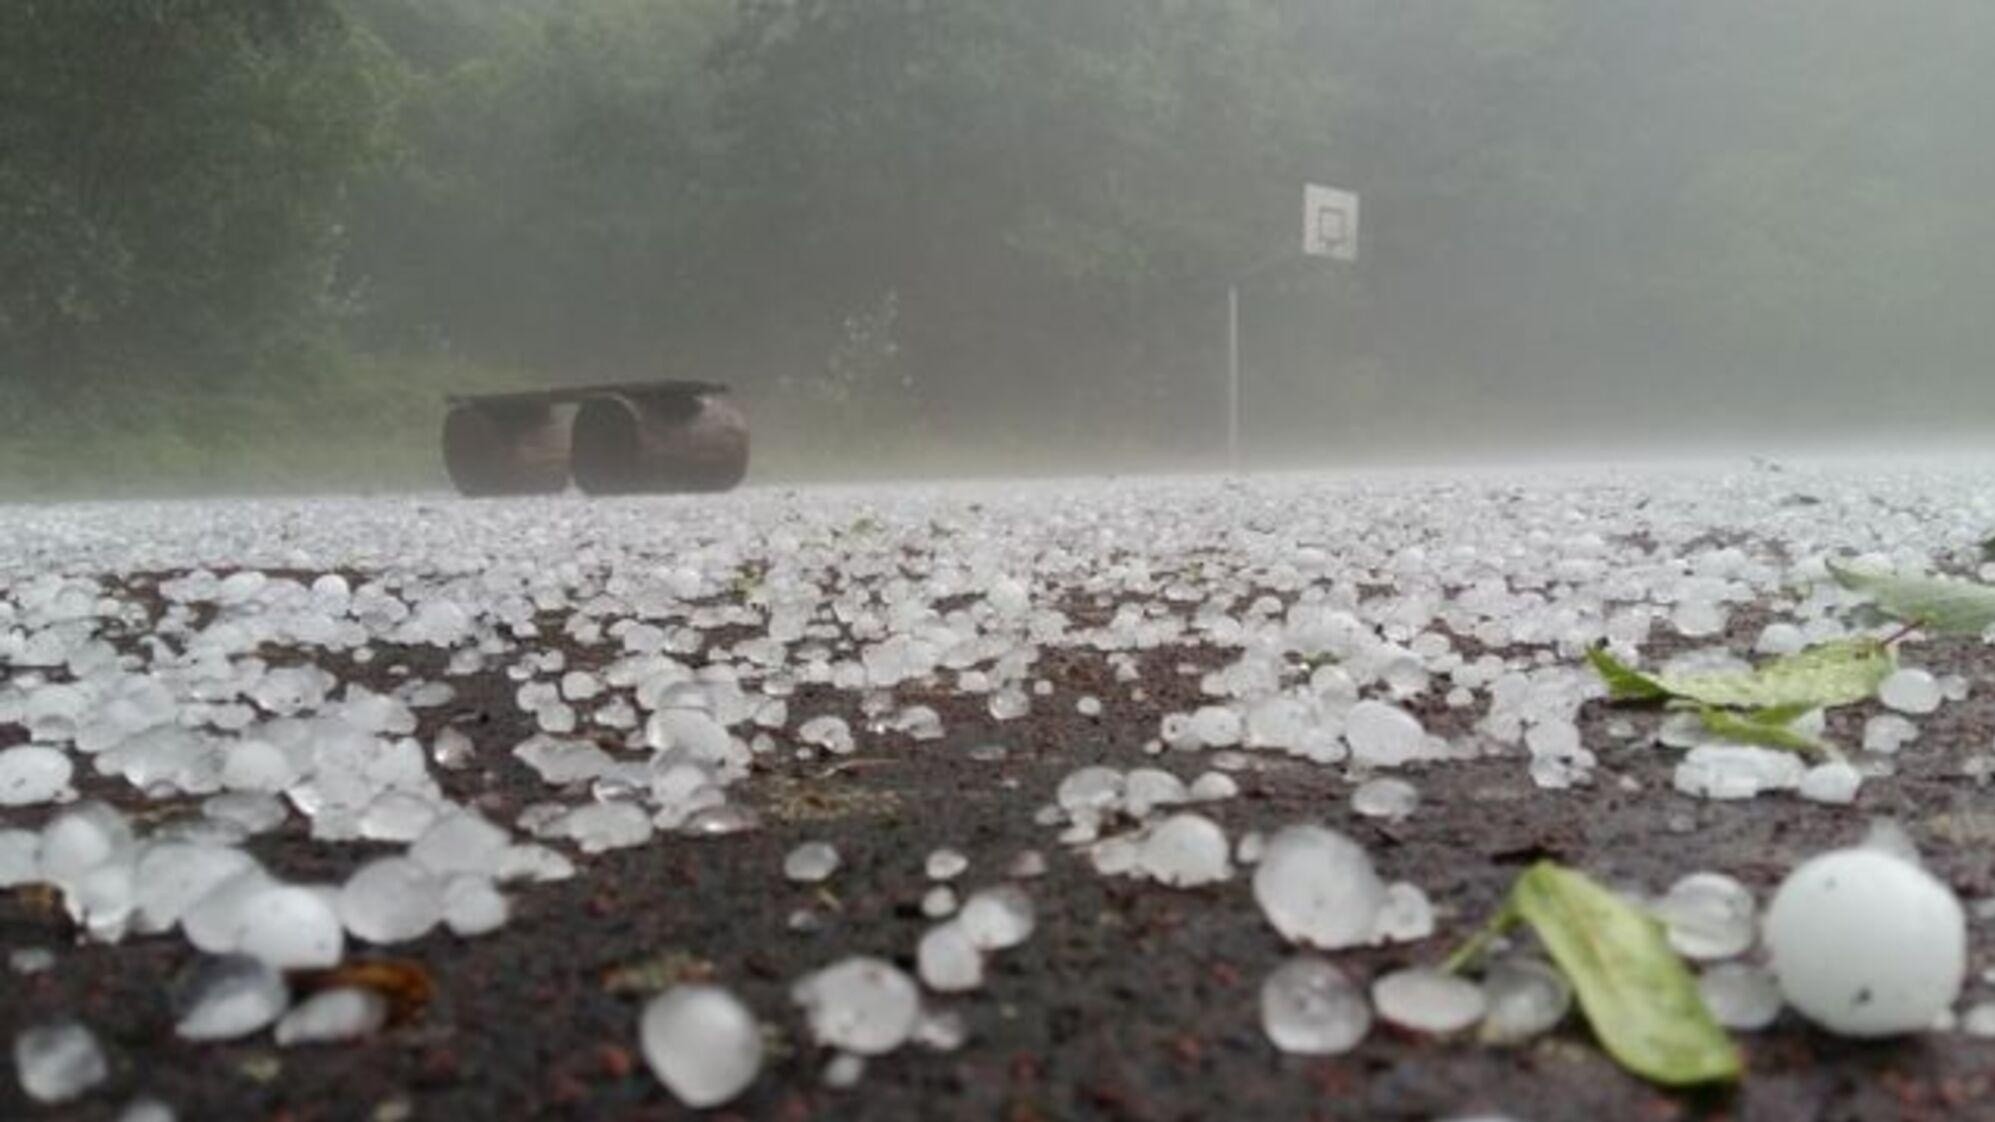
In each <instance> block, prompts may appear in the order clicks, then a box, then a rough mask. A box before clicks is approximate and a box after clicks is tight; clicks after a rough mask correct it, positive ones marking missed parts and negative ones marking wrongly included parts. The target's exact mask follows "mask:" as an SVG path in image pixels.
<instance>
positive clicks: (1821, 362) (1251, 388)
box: [0, 0, 1995, 497]
mask: <svg viewBox="0 0 1995 1122" xmlns="http://www.w3.org/2000/svg"><path fill="white" fill-rule="evenodd" d="M1991 57H1995V9H1991V8H1990V7H1989V6H1988V5H1986V4H1985V3H1980V2H1977V0H1932V2H1924V3H1919V4H1915V5H1887V4H1882V3H1875V2H1854V0H1768V2H1760V3H1754V4H1750V5H1740V4H1734V3H1720V2H1715V0H1713V2H1699V3H1680V4H1668V5H1658V4H1648V3H1638V2H1634V0H1463V2H1459V3H1445V4H1443V3H1427V4H1404V3H1396V2H1387V0H1279V2H1272V3H1264V2H1249V0H1204V2H1197V3H1189V2H1176V0H1088V2H1086V3H1075V2H1073V0H1018V2H1013V3H1005V4H1001V5H993V4H988V3H984V2H982V0H843V2H823V0H787V2H784V0H673V2H647V0H475V2H474V0H448V2H446V0H287V2H285V3H279V4H269V3H262V2H259V3H249V2H247V0H237V2H231V3H221V4H214V3H205V4H195V3H191V2H179V0H150V2H147V3H134V4H117V5H111V4H103V5H99V4H90V5H34V4H13V5H8V6H7V7H6V9H5V11H4V12H0V88H4V90H5V94H4V96H0V425H4V432H5V437H4V440H0V479H3V480H4V481H0V490H4V493H5V494H7V495H9V496H12V497H40V496H54V495H70V494H113V493H131V492H148V491H169V490H170V491H212V490H244V489H251V490H262V489H279V490H341V489H350V488H355V487H364V488H388V489H411V488H430V487H436V486H440V485H442V484H443V482H444V477H443V474H442V469H441V457H440V455H439V451H438V432H439V430H440V426H441V424H442V419H443V410H444V398H445V395H446V394H451V393H459V394H462V393H478V392H486V391H499V390H517V389H530V388H541V387H559V386H573V385H579V384H586V383H592V382H599V381H629V380H633V379H651V378H679V379H700V380H707V381H714V382H721V383H726V384H727V385H729V386H730V387H732V390H733V399H734V400H735V401H737V402H738V403H739V404H740V406H741V408H742V409H743V411H744V413H745V415H746V417H747V418H748V422H747V423H748V426H749V428H750V429H751V430H752V432H753V440H754V453H753V466H752V467H751V469H750V479H751V480H761V481H791V480H811V479H839V478H876V477H885V476H914V477H937V476H950V475H961V474H978V475H1014V474H1047V473H1052V472H1060V471H1128V470H1145V471H1149V470H1170V469H1207V468H1214V467H1219V466H1222V465H1225V464H1227V463H1228V462H1229V460H1228V448H1227V415H1226V410H1227V401H1228V397H1227V395H1228V388H1227V369H1228V365H1227V363H1228V356H1227V318H1226V293H1227V290H1228V288H1229V286H1236V287H1237V291H1238V296H1239V308H1240V311H1239V333H1238V362H1239V370H1240V387H1239V409H1240V412H1239V422H1238V424H1239V433H1240V437H1239V444H1240V446H1239V450H1238V462H1239V463H1240V464H1241V465H1242V466H1244V467H1247V468H1256V467H1259V468H1274V467H1296V466H1304V465H1311V464H1337V465H1353V464H1366V463H1392V464H1420V463H1456V462H1472V461H1478V460H1485V459H1509V458H1531V459H1543V458H1560V457H1567V458H1612V457H1616V456H1643V457H1653V456H1658V455H1669V454H1674V453H1679V452H1680V453H1684V454H1728V453H1731V452H1737V453H1740V454H1762V455H1770V454H1776V453H1778V454H1785V453H1787V452H1788V451H1789V450H1796V449H1799V450H1805V451H1809V452H1813V453H1824V454H1828V453H1834V452H1836V451H1837V450H1840V449H1848V450H1855V449H1858V448H1862V449H1867V450H1875V449H1879V448H1891V447H1901V446H1902V447H1929V446H1931V445H1932V444H1933V443H1935V442H1940V443H1953V444H1959V445H1964V446H1971V445H1972V444H1973V443H1974V442H1975V441H1976V440H1978V439H1980V438H1981V436H1982V435H1983V434H1984V433H1985V432H1986V431H1987V428H1988V424H1989V421H1988V419H1989V417H1990V416H1991V415H1995V413H1991V410H1995V379H1991V378H1990V377H1989V376H1988V372H1989V371H1990V369H1991V368H1995V332H1991V331H1990V330H1988V327H1987V323H1986V318H1987V312H1986V305H1987V298H1988V294H1989V293H1991V292H1995V255H1991V254H1990V253H1989V252H1988V247H1989V246H1991V245H1995V217H1991V214H1990V210H1989V208H1988V205H1987V200H1988V199H1989V198H1991V197H1995V146H1990V145H1989V144H1988V143H1987V142H1986V139H1985V135H1984V134H1985V130H1986V126H1985V123H1984V122H1982V121H1981V120H1979V119H1978V118H1980V117H1982V116H1983V115H1985V107H1986V106H1987V105H1990V104H1995V78H1991V77H1990V71H1989V68H1988V66H1987V62H1988V60H1989V59H1990V58H1991ZM1310 183H1316V184H1323V185H1328V186H1332V187H1336V188H1339V189H1343V190H1347V191H1350V192H1354V193H1356V194H1357V195H1358V196H1359V197H1360V198H1361V200H1362V208H1361V216H1362V221H1361V223H1360V224H1359V226H1358V229H1357V234H1356V253H1355V260H1337V259H1333V258H1329V257H1323V256H1311V255H1306V254H1305V253H1304V252H1303V248H1304V242H1303V239H1304V232H1305V231H1304V223H1303V207H1302V199H1303V191H1304V187H1305V185H1306V184H1310Z"/></svg>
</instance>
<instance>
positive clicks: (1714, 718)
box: [1697, 705, 1829, 755]
mask: <svg viewBox="0 0 1995 1122" xmlns="http://www.w3.org/2000/svg"><path fill="white" fill-rule="evenodd" d="M1813 708H1814V707H1813V706H1800V705H1789V706H1784V707H1781V708H1777V709H1754V710H1751V711H1750V712H1744V713H1741V712H1738V711H1736V710H1732V709H1719V708H1717V707H1716V706H1712V705H1703V706H1699V707H1698V709H1697V715H1698V716H1699V717H1700V718H1702V719H1703V721H1704V727H1705V728H1707V729H1709V730H1711V731H1712V732H1713V733H1716V734H1717V735H1719V736H1722V737H1724V738H1725V739H1727V740H1732V741H1737V742H1738V743H1741V744H1762V745H1765V746H1766V747H1768V748H1785V749H1787V750H1788V751H1790V752H1808V753H1811V754H1815V755H1825V754H1827V753H1828V750H1829V749H1828V746H1827V745H1825V744H1823V743H1822V742H1821V741H1820V740H1817V739H1815V738H1814V737H1812V736H1809V735H1808V734H1807V733H1805V732H1802V731H1801V730H1799V729H1797V728H1795V727H1794V721H1795V720H1796V719H1797V718H1799V717H1800V716H1801V715H1802V714H1804V713H1808V712H1810V711H1812V710H1813Z"/></svg>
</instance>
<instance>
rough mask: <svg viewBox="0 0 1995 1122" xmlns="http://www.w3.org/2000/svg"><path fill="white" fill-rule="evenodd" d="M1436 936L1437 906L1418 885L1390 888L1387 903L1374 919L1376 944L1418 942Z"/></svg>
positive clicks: (1373, 933) (1398, 885)
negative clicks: (1435, 914) (1435, 917)
mask: <svg viewBox="0 0 1995 1122" xmlns="http://www.w3.org/2000/svg"><path fill="white" fill-rule="evenodd" d="M1432 934H1434V903H1433V901H1431V900H1429V899H1428V898H1427V893H1426V891H1425V890H1423V889H1422V888H1421V887H1420V886H1419V885H1417V884H1408V883H1407V882H1405V881H1395V882H1393V883H1392V884H1389V885H1387V886H1386V889H1385V902H1384V903H1383V904H1381V905H1380V906H1379V910H1378V915H1377V916H1376V917H1375V918H1374V919H1373V920H1372V937H1371V941H1372V942H1373V943H1414V942H1418V941H1420V940H1421V939H1425V938H1427V937H1428V936H1430V935H1432Z"/></svg>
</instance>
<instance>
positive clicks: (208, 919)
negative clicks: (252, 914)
mask: <svg viewBox="0 0 1995 1122" xmlns="http://www.w3.org/2000/svg"><path fill="white" fill-rule="evenodd" d="M273 883H275V882H274V881H273V880H272V879H271V877H270V874H268V873H266V872H264V871H263V869H262V867H261V866H257V865H251V866H249V867H248V868H246V869H244V870H242V871H241V872H239V873H236V874H234V875H233V876H230V877H229V878H227V879H226V880H223V881H221V882H220V883H218V884H216V885H215V886H214V887H213V888H210V889H209V890H208V891H207V892H205V893H203V894H202V895H201V897H200V898H199V899H197V900H195V901H194V902H193V903H192V904H190V905H188V906H187V909H186V910H185V911H184V912H182V913H181V914H180V929H181V930H182V931H184V932H185V933H186V935H187V941H188V942H190V943H192V944H194V946H195V948H196V949H197V950H203V951H206V952H208V953H209V954H227V953H229V952H231V951H234V950H235V949H236V948H237V946H238V945H239V944H240V942H241V939H242V926H243V917H244V909H245V907H246V906H247V905H248V903H249V901H251V900H253V899H255V898H256V897H257V896H258V895H259V894H261V893H262V892H263V891H264V890H265V889H266V888H268V887H270V885H272V884H273Z"/></svg>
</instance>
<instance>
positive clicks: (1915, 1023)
mask: <svg viewBox="0 0 1995 1122" xmlns="http://www.w3.org/2000/svg"><path fill="white" fill-rule="evenodd" d="M1766 945H1767V948H1768V950H1769V952H1770V953H1771V955H1772V965H1773V972H1774V976H1775V977H1776V978H1777V979H1778V980H1779V983H1780V992H1781V994H1782V996H1784V997H1785V998H1786V999H1787V1002H1788V1004H1790V1005H1793V1006H1794V1007H1795V1009H1797V1010H1799V1011H1800V1012H1801V1014H1802V1015H1803V1016H1805V1017H1807V1018H1808V1019H1809V1020H1811V1021H1813V1022H1815V1023H1816V1024H1818V1025H1820V1026H1822V1027H1823V1028H1826V1029H1828V1030H1830V1031H1831V1032H1835V1033H1838V1034H1841V1035H1844V1036H1892V1035H1897V1034H1900V1033H1908V1032H1919V1031H1922V1030H1924V1029H1926V1028H1928V1027H1929V1026H1931V1025H1932V1023H1933V1021H1934V1019H1935V1018H1936V1017H1938V1016H1939V1015H1940V1014H1941V1013H1942V1012H1945V1011H1946V1010H1947V1009H1949V1008H1950V1007H1951V1006H1952V1004H1953V1001H1954V999H1955V998H1956V997H1957V996H1959V994H1960V989H1961V984H1962V981H1963V979H1964V978H1965V976H1966V972H1967V920H1966V916H1965V915H1964V914H1963V913H1962V911H1961V906H1960V901H1959V900H1958V899H1957V898H1956V897H1955V896H1954V894H1953V891H1952V890H1951V889H1949V888H1947V886H1946V885H1944V884H1942V883H1940V882H1939V881H1938V880H1936V879H1934V878H1933V876H1932V874H1930V873H1928V872H1926V871H1925V870H1924V869H1922V868H1920V867H1919V866H1918V865H1916V864H1914V863H1912V862H1910V861H1907V860H1905V859H1903V858H1901V857H1897V856H1894V855H1892V854H1890V853H1887V852H1884V851H1882V850H1879V849H1877V848H1874V847H1869V846H1860V847H1857V848H1853V849H1840V850H1832V851H1830V852H1828V853H1824V854H1820V855H1818V856H1815V857H1812V858H1810V859H1808V860H1807V861H1805V862H1803V863H1802V864H1801V865H1800V866H1799V867H1797V868H1796V869H1795V870H1794V871H1793V872H1791V873H1789V874H1788V875H1787V879H1785V880H1784V881H1782V882H1781V885H1780V888H1779V890H1778V891H1777V892H1775V893H1774V897H1773V903H1772V905H1771V906H1770V907H1769V908H1768V909H1767V915H1766Z"/></svg>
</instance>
